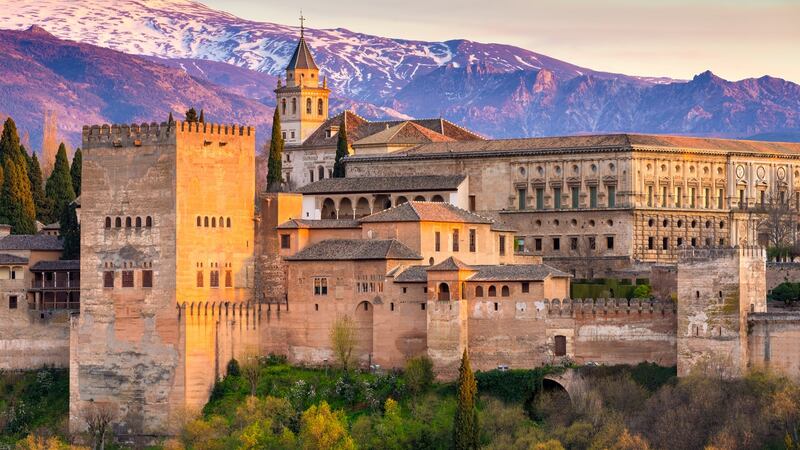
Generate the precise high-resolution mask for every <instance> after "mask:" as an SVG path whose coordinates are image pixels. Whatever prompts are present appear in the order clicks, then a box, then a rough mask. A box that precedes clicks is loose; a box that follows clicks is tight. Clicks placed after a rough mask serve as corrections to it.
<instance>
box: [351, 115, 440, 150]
mask: <svg viewBox="0 0 800 450" xmlns="http://www.w3.org/2000/svg"><path fill="white" fill-rule="evenodd" d="M386 125H387V127H386V129H385V130H383V131H379V132H377V133H375V134H371V135H369V136H367V137H365V138H363V139H359V140H358V141H355V142H353V146H354V147H356V146H359V145H380V144H393V145H414V144H422V143H425V142H452V141H455V139H453V138H451V137H448V136H445V135H443V134H439V133H437V132H435V131H433V130H430V129H428V128H425V127H423V126H422V125H418V124H416V123H414V122H411V121H405V122H400V123H398V124H396V125H392V126H389V124H388V123H387V124H386Z"/></svg>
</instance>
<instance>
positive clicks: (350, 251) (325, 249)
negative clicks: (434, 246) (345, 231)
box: [285, 239, 422, 261]
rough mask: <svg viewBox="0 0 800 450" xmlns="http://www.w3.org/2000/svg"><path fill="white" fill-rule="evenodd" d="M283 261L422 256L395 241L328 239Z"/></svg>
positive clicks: (410, 257)
mask: <svg viewBox="0 0 800 450" xmlns="http://www.w3.org/2000/svg"><path fill="white" fill-rule="evenodd" d="M285 259H286V260H288V261H347V260H381V259H407V260H419V259H422V256H420V255H419V254H417V253H416V252H415V251H413V250H411V249H410V248H408V247H406V246H405V244H403V243H402V242H400V241H398V240H395V239H385V240H379V239H328V240H325V241H322V242H318V243H316V244H312V245H309V246H308V247H306V248H304V249H303V250H301V251H299V252H297V253H296V254H294V255H292V256H287V257H286V258H285Z"/></svg>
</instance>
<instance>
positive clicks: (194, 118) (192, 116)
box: [186, 108, 197, 123]
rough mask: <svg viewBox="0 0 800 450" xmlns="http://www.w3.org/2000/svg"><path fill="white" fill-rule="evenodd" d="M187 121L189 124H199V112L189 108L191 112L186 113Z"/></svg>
mask: <svg viewBox="0 0 800 450" xmlns="http://www.w3.org/2000/svg"><path fill="white" fill-rule="evenodd" d="M186 121H187V122H189V123H192V122H197V111H195V110H194V108H189V110H188V111H186Z"/></svg>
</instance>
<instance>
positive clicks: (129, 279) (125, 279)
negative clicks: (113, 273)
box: [122, 270, 133, 288]
mask: <svg viewBox="0 0 800 450" xmlns="http://www.w3.org/2000/svg"><path fill="white" fill-rule="evenodd" d="M122 287H124V288H132V287H133V271H132V270H123V271H122Z"/></svg>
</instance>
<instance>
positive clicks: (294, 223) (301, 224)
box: [278, 219, 361, 230]
mask: <svg viewBox="0 0 800 450" xmlns="http://www.w3.org/2000/svg"><path fill="white" fill-rule="evenodd" d="M298 228H315V229H316V228H320V229H324V228H361V223H360V222H359V221H357V220H345V219H321V220H307V219H289V220H287V221H286V222H284V223H282V224H280V225H278V229H279V230H293V229H298Z"/></svg>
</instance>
